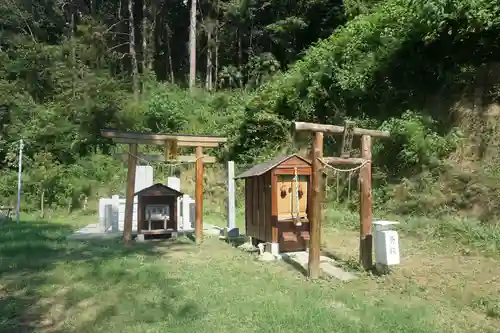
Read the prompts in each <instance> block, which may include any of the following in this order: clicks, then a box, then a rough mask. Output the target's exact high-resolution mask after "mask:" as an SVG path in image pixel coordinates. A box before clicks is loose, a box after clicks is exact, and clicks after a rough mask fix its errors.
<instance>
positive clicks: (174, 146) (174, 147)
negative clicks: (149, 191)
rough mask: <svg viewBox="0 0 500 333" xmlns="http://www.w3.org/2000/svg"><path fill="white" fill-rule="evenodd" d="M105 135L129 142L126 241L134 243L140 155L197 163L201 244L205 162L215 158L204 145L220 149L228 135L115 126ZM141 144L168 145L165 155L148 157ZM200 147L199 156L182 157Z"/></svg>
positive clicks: (197, 232)
mask: <svg viewBox="0 0 500 333" xmlns="http://www.w3.org/2000/svg"><path fill="white" fill-rule="evenodd" d="M101 135H102V136H103V137H105V138H110V139H112V140H113V141H114V142H115V143H124V144H128V145H129V151H128V154H127V155H128V157H127V159H128V170H127V195H126V204H125V221H124V228H123V242H124V244H125V245H128V244H130V241H131V239H132V214H133V208H134V207H133V205H134V183H135V171H136V166H137V158H138V157H139V156H140V155H141V156H140V158H141V159H146V160H156V161H157V160H163V161H168V162H171V161H172V162H176V161H177V162H179V161H180V162H195V163H196V190H195V207H196V208H195V235H196V243H197V244H200V243H201V241H202V238H203V163H204V160H205V159H206V160H207V161H205V162H208V163H210V162H213V161H214V160H213V158H211V157H208V156H204V155H203V148H216V147H218V146H219V145H221V144H223V143H225V142H227V138H225V137H219V136H208V135H191V134H154V133H136V132H120V131H116V130H112V129H101ZM139 144H153V145H159V146H163V147H164V156H163V158H161V157H160V156H144V155H142V154H139V153H138V152H137V146H138V145H139ZM183 147H196V155H195V156H190V155H187V156H178V154H177V153H178V150H179V148H183Z"/></svg>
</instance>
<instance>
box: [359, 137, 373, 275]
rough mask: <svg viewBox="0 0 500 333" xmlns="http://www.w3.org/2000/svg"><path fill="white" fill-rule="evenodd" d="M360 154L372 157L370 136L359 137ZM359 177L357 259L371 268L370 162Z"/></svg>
mask: <svg viewBox="0 0 500 333" xmlns="http://www.w3.org/2000/svg"><path fill="white" fill-rule="evenodd" d="M361 156H363V158H364V159H366V160H371V158H372V144H371V137H370V136H368V135H363V136H362V137H361ZM359 178H360V183H361V184H360V185H361V190H360V206H359V207H360V208H359V216H360V240H359V261H360V264H361V265H362V267H363V268H365V269H371V268H372V265H373V263H372V247H373V244H372V241H373V240H372V219H373V216H372V171H371V163H366V164H365V165H364V166H363V167H362V168H361V170H360V172H359Z"/></svg>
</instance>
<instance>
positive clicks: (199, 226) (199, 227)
mask: <svg viewBox="0 0 500 333" xmlns="http://www.w3.org/2000/svg"><path fill="white" fill-rule="evenodd" d="M194 229H195V235H196V244H201V242H202V241H203V148H202V147H196V188H195V226H194Z"/></svg>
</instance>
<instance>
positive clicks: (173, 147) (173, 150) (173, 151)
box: [169, 141, 206, 162]
mask: <svg viewBox="0 0 500 333" xmlns="http://www.w3.org/2000/svg"><path fill="white" fill-rule="evenodd" d="M178 149H179V148H178V147H177V141H170V147H169V160H174V161H175V160H176V159H177V153H178ZM205 162H206V161H205Z"/></svg>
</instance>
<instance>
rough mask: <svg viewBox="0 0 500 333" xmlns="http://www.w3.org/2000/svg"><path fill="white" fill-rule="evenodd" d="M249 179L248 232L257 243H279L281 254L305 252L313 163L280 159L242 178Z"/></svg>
mask: <svg viewBox="0 0 500 333" xmlns="http://www.w3.org/2000/svg"><path fill="white" fill-rule="evenodd" d="M236 179H244V180H245V232H246V235H247V236H250V237H252V238H253V239H254V240H256V241H257V242H264V243H274V244H279V252H292V251H302V250H305V249H306V248H307V241H308V240H309V231H310V228H309V221H308V219H307V212H308V200H309V187H310V186H309V184H310V179H311V163H310V162H309V161H307V160H306V159H304V158H302V157H300V156H298V155H295V154H294V155H289V156H284V157H279V158H276V159H273V160H270V161H267V162H265V163H262V164H259V165H256V166H254V167H252V168H251V169H249V170H247V171H245V172H243V173H242V174H240V175H238V176H237V177H236Z"/></svg>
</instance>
